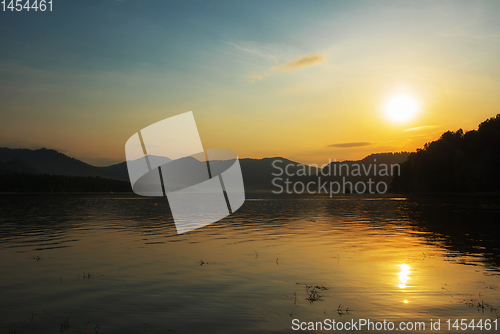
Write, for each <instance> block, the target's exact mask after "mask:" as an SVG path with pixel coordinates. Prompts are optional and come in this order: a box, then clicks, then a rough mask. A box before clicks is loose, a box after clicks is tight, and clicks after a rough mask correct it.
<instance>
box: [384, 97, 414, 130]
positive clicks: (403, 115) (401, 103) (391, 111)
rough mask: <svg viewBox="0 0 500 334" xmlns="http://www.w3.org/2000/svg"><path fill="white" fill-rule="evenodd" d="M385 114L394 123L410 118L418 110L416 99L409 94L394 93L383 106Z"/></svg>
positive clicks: (403, 121)
mask: <svg viewBox="0 0 500 334" xmlns="http://www.w3.org/2000/svg"><path fill="white" fill-rule="evenodd" d="M384 111H385V116H386V117H387V118H388V119H390V120H391V121H393V122H395V123H405V122H408V121H409V120H411V119H412V118H413V117H414V116H415V114H416V113H417V112H418V111H419V105H418V103H417V100H416V99H415V98H413V97H412V96H410V95H403V94H401V95H395V96H393V97H391V98H390V99H389V100H388V101H387V103H386V104H385V106H384Z"/></svg>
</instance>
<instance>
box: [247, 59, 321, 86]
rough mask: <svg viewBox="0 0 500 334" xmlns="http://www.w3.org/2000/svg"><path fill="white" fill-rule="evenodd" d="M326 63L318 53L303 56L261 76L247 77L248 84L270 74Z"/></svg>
mask: <svg viewBox="0 0 500 334" xmlns="http://www.w3.org/2000/svg"><path fill="white" fill-rule="evenodd" d="M324 61H326V56H325V55H322V54H319V53H312V54H310V55H307V56H303V57H300V58H297V59H295V60H291V61H289V62H288V63H285V64H281V65H277V66H273V67H271V68H270V69H269V70H268V71H267V72H263V73H262V74H251V75H249V79H248V81H249V82H255V81H257V80H261V79H263V78H264V77H266V76H269V75H271V74H270V73H273V72H278V71H295V70H298V69H301V68H304V67H308V66H313V65H316V64H320V63H322V62H324Z"/></svg>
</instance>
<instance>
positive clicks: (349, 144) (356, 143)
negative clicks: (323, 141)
mask: <svg viewBox="0 0 500 334" xmlns="http://www.w3.org/2000/svg"><path fill="white" fill-rule="evenodd" d="M368 145H372V143H370V142H367V141H358V142H355V143H339V144H332V145H329V146H328V147H337V148H350V147H360V146H368Z"/></svg>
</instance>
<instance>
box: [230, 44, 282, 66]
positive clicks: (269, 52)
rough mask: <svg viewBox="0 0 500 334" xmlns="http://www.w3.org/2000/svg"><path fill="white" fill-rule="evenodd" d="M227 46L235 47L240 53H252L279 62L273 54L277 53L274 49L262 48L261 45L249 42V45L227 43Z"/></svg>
mask: <svg viewBox="0 0 500 334" xmlns="http://www.w3.org/2000/svg"><path fill="white" fill-rule="evenodd" d="M227 44H229V45H232V46H234V47H235V48H236V49H238V50H240V51H243V52H247V53H251V54H253V55H256V56H260V57H264V58H269V59H273V60H275V61H276V62H278V59H277V57H276V55H274V54H273V53H275V51H274V50H273V48H272V47H269V46H267V47H266V46H260V45H258V44H255V43H248V42H247V43H238V44H236V43H233V42H227Z"/></svg>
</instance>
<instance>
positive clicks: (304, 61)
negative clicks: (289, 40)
mask: <svg viewBox="0 0 500 334" xmlns="http://www.w3.org/2000/svg"><path fill="white" fill-rule="evenodd" d="M325 60H326V57H325V56H324V55H322V54H319V53H313V54H310V55H307V56H303V57H300V58H298V59H295V60H292V61H289V62H288V63H286V64H282V65H278V66H274V67H273V68H272V69H274V70H281V71H295V70H298V69H299V68H303V67H308V66H312V65H316V64H319V63H322V62H324V61H325Z"/></svg>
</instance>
